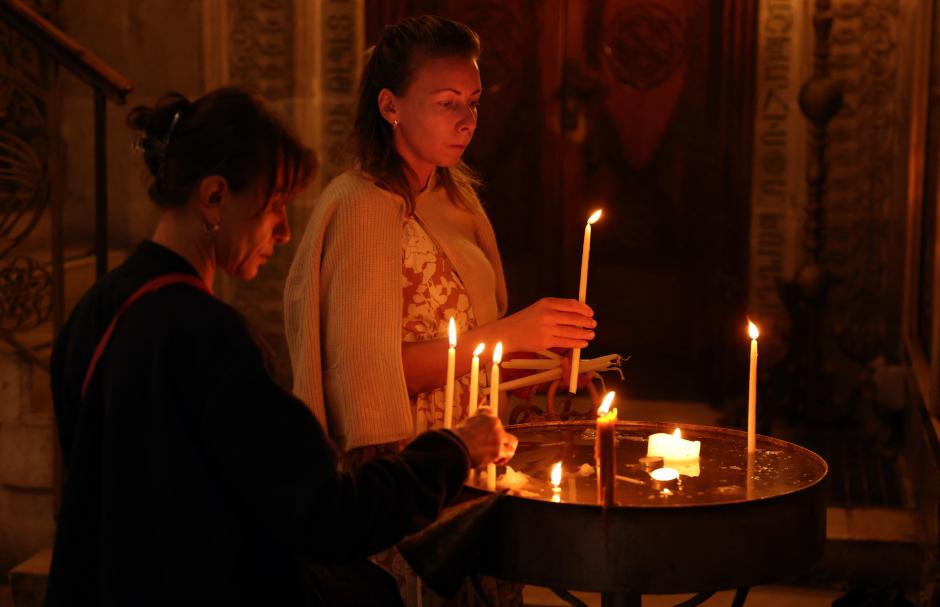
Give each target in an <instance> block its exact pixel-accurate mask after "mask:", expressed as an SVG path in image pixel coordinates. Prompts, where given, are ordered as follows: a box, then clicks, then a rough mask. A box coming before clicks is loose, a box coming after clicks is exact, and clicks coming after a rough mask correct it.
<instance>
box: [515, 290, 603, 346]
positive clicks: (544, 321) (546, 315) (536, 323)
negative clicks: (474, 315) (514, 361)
mask: <svg viewBox="0 0 940 607" xmlns="http://www.w3.org/2000/svg"><path fill="white" fill-rule="evenodd" d="M497 322H498V323H500V326H499V330H498V335H499V336H500V338H501V339H503V341H504V343H505V344H506V345H507V347H508V348H510V351H512V352H537V351H539V350H546V349H548V348H575V347H579V346H582V347H583V346H587V345H588V342H590V341H591V340H592V339H594V328H595V327H597V321H595V320H594V310H592V309H591V308H590V307H589V306H587V305H586V304H583V303H581V302H579V301H577V300H574V299H561V298H556V297H544V298H542V299H540V300H538V301H537V302H535V303H534V304H532V305H530V306H528V307H526V308H525V309H523V310H520V311H519V312H516V313H515V314H511V315H510V316H507V317H506V318H504V319H502V320H500V321H497Z"/></svg>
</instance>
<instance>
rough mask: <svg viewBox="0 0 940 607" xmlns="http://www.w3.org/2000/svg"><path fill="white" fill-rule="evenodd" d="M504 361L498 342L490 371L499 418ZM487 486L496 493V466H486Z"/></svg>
mask: <svg viewBox="0 0 940 607" xmlns="http://www.w3.org/2000/svg"><path fill="white" fill-rule="evenodd" d="M502 360H503V342H501V341H500V342H496V347H495V348H493V369H492V370H491V371H490V409H492V410H493V415H495V416H496V417H499V363H500V361H502ZM486 486H487V488H488V489H489V490H490V491H496V464H487V466H486Z"/></svg>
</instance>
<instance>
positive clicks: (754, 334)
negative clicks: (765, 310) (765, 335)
mask: <svg viewBox="0 0 940 607" xmlns="http://www.w3.org/2000/svg"><path fill="white" fill-rule="evenodd" d="M747 334H748V335H750V336H751V339H757V338H758V337H760V331H758V330H757V325H755V324H754V323H752V322H751V321H750V320H749V321H747Z"/></svg>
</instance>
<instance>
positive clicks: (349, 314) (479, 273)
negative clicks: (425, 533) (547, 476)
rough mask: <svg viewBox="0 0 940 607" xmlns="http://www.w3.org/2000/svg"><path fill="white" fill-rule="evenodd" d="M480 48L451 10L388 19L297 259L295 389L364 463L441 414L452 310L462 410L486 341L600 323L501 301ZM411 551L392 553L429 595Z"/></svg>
mask: <svg viewBox="0 0 940 607" xmlns="http://www.w3.org/2000/svg"><path fill="white" fill-rule="evenodd" d="M479 55H480V41H479V38H478V37H477V35H476V33H474V32H473V30H471V29H470V28H469V27H467V26H466V25H463V24H461V23H457V22H454V21H451V20H448V19H444V18H441V17H435V16H428V15H426V16H421V17H412V18H408V19H404V20H402V21H401V22H399V23H398V24H396V25H394V26H389V27H386V28H385V30H384V32H383V33H382V36H381V38H380V39H379V41H378V42H377V43H376V45H375V47H374V48H373V49H372V50H371V54H370V55H369V57H368V60H367V62H366V65H365V68H364V70H363V73H362V79H361V81H360V86H359V101H358V107H357V110H356V115H355V123H354V126H353V134H352V143H353V154H354V168H353V169H351V170H349V171H347V172H345V173H343V174H342V175H341V176H339V177H338V178H336V179H335V180H334V181H333V182H332V183H331V184H330V185H329V186H328V187H327V188H326V189H325V190H324V192H323V193H322V195H321V196H320V197H319V199H318V201H317V202H316V204H315V206H314V209H313V212H312V215H311V219H310V221H309V224H308V225H307V227H306V231H305V233H304V237H303V240H302V242H301V244H300V246H299V248H298V250H297V253H296V256H295V258H294V262H293V265H292V267H291V271H290V274H289V275H288V280H287V285H286V288H285V295H284V304H285V320H286V324H287V337H288V345H289V347H290V353H291V361H292V363H293V369H294V392H295V393H296V394H297V395H298V396H299V397H300V398H301V399H303V400H304V401H305V402H306V403H307V404H308V405H310V406H311V407H312V408H313V410H314V411H315V412H317V414H318V415H319V416H320V417H321V419H322V420H324V424H325V425H326V426H327V428H328V430H329V432H330V434H331V436H332V437H333V438H334V439H335V440H336V441H337V442H338V444H339V446H340V447H341V448H342V449H344V450H345V451H346V454H345V456H344V463H345V464H346V465H347V466H348V467H349V468H351V469H354V468H355V467H356V466H357V465H360V464H361V463H362V462H364V461H368V460H369V458H371V457H373V456H374V455H376V454H378V453H387V452H395V451H397V450H398V449H399V448H400V444H401V441H406V440H409V439H410V438H411V437H413V436H414V434H415V433H416V432H420V431H422V430H425V429H429V428H437V427H441V425H442V420H443V416H444V384H445V376H446V372H447V363H446V361H447V348H448V343H447V330H448V329H447V328H448V319H449V318H451V317H453V318H454V319H455V321H456V324H457V328H458V332H459V333H460V339H459V340H458V346H457V360H456V368H457V371H456V375H457V378H458V379H457V382H456V386H455V396H454V399H455V401H454V411H453V419H454V421H459V420H461V419H463V418H464V417H465V416H466V415H467V412H468V409H469V403H468V393H469V389H468V386H469V376H468V375H469V371H470V363H471V357H472V350H473V349H474V347H475V346H476V345H477V344H479V343H481V342H482V343H486V344H487V345H488V346H489V347H490V348H492V347H493V346H494V345H495V344H496V342H497V341H502V342H503V344H504V347H505V348H506V349H507V351H530V352H532V351H538V350H542V349H545V348H552V347H561V348H570V347H585V346H587V345H588V341H589V340H590V339H592V338H593V337H594V333H593V331H592V329H593V327H594V326H595V325H596V323H595V321H594V320H593V318H592V315H593V312H592V311H591V309H590V308H589V307H587V306H586V305H584V304H582V303H579V302H578V301H576V300H569V299H554V298H547V299H542V300H540V301H539V302H537V303H535V304H533V305H531V306H529V307H528V308H526V309H524V310H522V311H520V312H517V313H515V314H512V315H510V316H508V317H503V316H504V314H505V312H506V307H507V301H506V300H507V298H506V286H505V284H504V279H503V271H502V265H501V263H500V258H499V251H498V249H497V246H496V241H495V237H494V234H493V229H492V227H491V225H490V222H489V220H488V219H487V217H486V214H485V212H484V211H483V207H482V206H481V204H480V201H479V199H478V198H477V194H476V187H477V185H478V181H477V179H476V177H475V176H474V175H473V173H472V172H471V170H470V169H469V168H468V167H467V166H466V165H465V164H464V163H463V162H462V161H461V157H462V155H463V152H464V150H465V149H466V147H467V145H469V143H470V140H471V139H472V137H473V133H474V131H475V129H476V126H477V113H478V111H479V106H480V97H481V95H482V85H481V82H480V72H479V69H478V67H477V58H478V57H479ZM480 375H481V377H483V376H485V375H486V374H485V373H481V374H480ZM367 378H368V380H367ZM400 565H401V567H398V566H397V565H390V566H389V567H390V568H391V569H393V571H395V570H396V569H397V571H396V573H399V584H400V586H401V587H402V589H403V592H404V593H405V594H407V595H409V596H410V597H412V602H417V599H416V598H414V594H415V591H414V586H415V584H413V583H412V582H411V581H409V580H410V579H413V578H410V577H409V576H410V574H408V573H407V570H406V569H404V565H403V564H401V563H400ZM402 571H404V573H400V572H402ZM406 586H407V588H406Z"/></svg>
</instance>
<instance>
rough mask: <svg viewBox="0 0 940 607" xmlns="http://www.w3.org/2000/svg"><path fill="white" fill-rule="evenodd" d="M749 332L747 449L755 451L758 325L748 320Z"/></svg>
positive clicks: (750, 451)
mask: <svg viewBox="0 0 940 607" xmlns="http://www.w3.org/2000/svg"><path fill="white" fill-rule="evenodd" d="M747 332H748V335H750V336H751V368H750V374H749V376H748V382H747V451H748V453H753V452H754V450H755V449H756V447H757V337H758V335H760V331H758V330H757V325H755V324H754V323H752V322H751V321H747Z"/></svg>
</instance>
